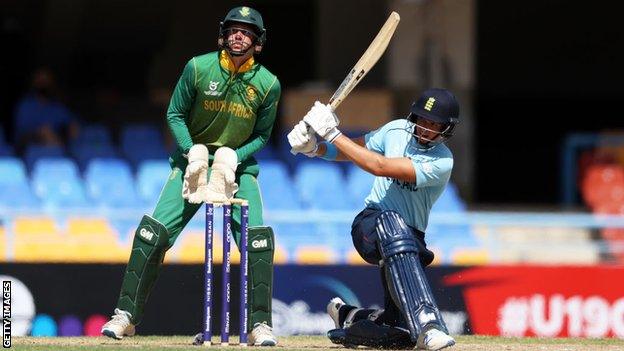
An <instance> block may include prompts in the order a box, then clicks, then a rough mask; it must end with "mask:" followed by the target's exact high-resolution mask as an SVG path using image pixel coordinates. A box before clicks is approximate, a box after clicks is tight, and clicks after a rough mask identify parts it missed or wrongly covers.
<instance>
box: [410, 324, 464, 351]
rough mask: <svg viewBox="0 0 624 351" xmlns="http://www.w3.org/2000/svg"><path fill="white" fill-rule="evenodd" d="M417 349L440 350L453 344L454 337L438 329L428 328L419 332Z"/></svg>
mask: <svg viewBox="0 0 624 351" xmlns="http://www.w3.org/2000/svg"><path fill="white" fill-rule="evenodd" d="M416 345H417V346H418V349H419V350H441V349H443V348H445V347H449V346H453V345H455V339H453V338H452V337H451V336H450V335H448V334H446V333H444V332H443V331H440V330H438V329H433V328H432V329H429V330H427V331H426V332H425V333H423V334H420V337H418V342H417V344H416Z"/></svg>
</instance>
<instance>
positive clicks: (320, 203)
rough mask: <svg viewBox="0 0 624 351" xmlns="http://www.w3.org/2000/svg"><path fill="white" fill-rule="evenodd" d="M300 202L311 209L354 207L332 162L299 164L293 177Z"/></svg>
mask: <svg viewBox="0 0 624 351" xmlns="http://www.w3.org/2000/svg"><path fill="white" fill-rule="evenodd" d="M295 184H296V187H297V189H298V190H299V195H300V198H301V200H302V201H303V202H304V204H305V205H306V206H308V207H309V208H311V209H319V210H351V209H353V208H354V205H353V204H352V202H351V196H350V195H349V193H348V190H347V185H346V183H345V180H344V179H343V177H342V172H341V170H340V168H339V167H338V166H336V165H335V164H334V163H332V162H326V161H309V162H305V163H301V165H299V168H298V169H297V172H296V175H295Z"/></svg>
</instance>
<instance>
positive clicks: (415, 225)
mask: <svg viewBox="0 0 624 351" xmlns="http://www.w3.org/2000/svg"><path fill="white" fill-rule="evenodd" d="M458 122H459V104H458V103H457V100H456V99H455V96H454V95H453V94H452V93H451V92H450V91H448V90H446V89H429V90H426V91H425V92H424V93H423V94H422V95H421V96H420V98H418V100H417V101H416V102H415V103H413V104H412V107H411V109H410V113H409V114H408V115H407V117H406V118H403V119H396V120H393V121H391V122H389V123H387V124H385V125H384V126H382V127H381V128H379V129H377V130H375V131H372V132H369V133H368V134H366V135H364V136H363V137H359V138H354V139H351V138H348V137H347V136H345V135H343V134H342V133H341V132H340V130H338V128H337V126H338V117H337V116H336V115H335V114H334V112H333V111H332V109H331V107H330V105H324V104H321V103H320V102H318V101H317V102H316V103H315V105H314V106H313V107H312V109H311V110H310V111H309V112H308V113H307V114H306V115H305V117H304V118H303V121H301V122H299V124H297V125H295V127H294V128H293V130H292V131H291V132H290V133H289V134H288V141H289V142H290V145H291V146H292V152H293V153H303V154H305V155H307V156H309V157H321V158H323V159H326V160H329V161H351V162H353V163H355V164H356V165H357V166H359V167H360V168H362V169H363V170H365V171H367V172H369V173H371V174H373V175H375V176H376V177H375V180H374V183H373V185H372V189H371V192H370V195H369V196H368V197H367V198H366V200H365V205H366V206H365V208H364V210H362V211H361V212H360V213H359V214H358V215H357V216H356V217H355V219H354V220H353V224H352V226H351V237H352V239H353V245H354V246H355V249H356V250H357V252H358V253H359V254H360V256H361V257H362V258H363V259H364V260H365V261H366V262H368V263H370V264H373V265H377V266H379V267H380V271H381V281H382V285H383V289H384V309H380V310H374V309H362V308H358V307H356V306H350V305H347V304H345V303H344V302H343V301H342V300H341V299H340V298H334V299H332V300H331V301H330V302H329V304H328V305H327V312H328V313H329V315H330V317H331V318H332V319H333V320H334V323H335V325H336V329H333V330H330V331H329V332H328V334H327V335H328V337H329V338H330V340H331V341H332V342H334V343H337V344H342V345H345V346H347V347H357V346H358V345H364V346H368V347H373V348H413V347H417V348H418V349H425V350H439V349H442V348H445V347H449V346H452V345H454V344H455V340H454V339H453V338H452V337H451V336H449V335H448V331H447V328H446V325H445V323H444V321H443V319H442V315H441V314H440V311H439V310H438V307H437V305H436V302H435V301H434V298H433V294H432V292H431V288H430V287H429V283H428V281H427V277H426V276H425V273H424V270H423V268H424V267H426V266H427V265H429V264H430V263H431V262H432V261H433V258H434V257H433V252H431V251H430V250H428V249H427V245H426V243H425V229H426V228H427V222H428V219H429V212H430V211H431V206H432V205H433V203H434V202H435V201H436V200H437V199H438V197H439V196H440V194H441V193H442V191H443V190H444V188H445V186H446V184H447V182H448V180H449V178H450V176H451V170H452V168H453V155H452V153H451V151H450V150H449V148H448V147H447V146H446V145H445V144H444V142H445V141H446V140H447V139H448V138H450V137H451V136H452V135H453V131H454V129H455V126H456V124H457V123H458ZM315 134H318V135H319V136H321V137H322V138H323V139H325V141H323V142H322V143H317V139H316V135H315Z"/></svg>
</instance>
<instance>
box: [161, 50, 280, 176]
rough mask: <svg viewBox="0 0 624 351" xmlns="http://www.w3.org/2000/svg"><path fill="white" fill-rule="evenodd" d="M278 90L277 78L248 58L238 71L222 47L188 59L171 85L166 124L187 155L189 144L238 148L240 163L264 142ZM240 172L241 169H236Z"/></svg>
mask: <svg viewBox="0 0 624 351" xmlns="http://www.w3.org/2000/svg"><path fill="white" fill-rule="evenodd" d="M280 94H281V88H280V83H279V81H278V79H277V77H276V76H275V75H274V74H272V73H271V72H269V70H267V69H266V68H265V67H264V66H262V65H261V64H259V63H257V62H255V61H254V58H253V57H251V58H250V59H249V60H247V62H245V63H244V64H243V65H242V66H241V67H239V69H238V71H236V69H235V67H234V65H233V63H232V61H231V59H230V57H229V56H228V54H227V53H226V52H225V51H221V52H216V51H215V52H211V53H208V54H205V55H201V56H196V57H193V58H192V59H191V60H189V61H188V63H187V64H186V66H185V67H184V71H183V72H182V76H181V77H180V79H179V80H178V84H177V85H176V87H175V90H174V92H173V95H172V97H171V102H170V103H169V109H168V110H167V122H168V124H169V128H170V129H171V132H172V133H173V136H174V138H175V140H176V143H177V145H178V150H177V152H176V153H178V154H179V153H186V152H188V150H189V149H190V148H191V146H193V144H205V145H207V146H208V149H209V150H210V151H211V156H212V154H213V152H214V151H215V150H216V149H217V148H219V147H221V146H227V147H230V148H232V149H234V150H236V154H237V156H238V160H239V162H241V163H242V164H243V165H244V166H251V165H252V164H255V162H253V161H255V160H253V158H252V155H253V154H254V153H255V152H257V151H258V150H260V149H262V148H263V147H264V145H266V143H267V141H268V139H269V136H270V135H271V130H272V129H273V124H274V123H275V114H276V112H277V103H278V101H279V98H280ZM240 171H241V172H242V171H244V169H240Z"/></svg>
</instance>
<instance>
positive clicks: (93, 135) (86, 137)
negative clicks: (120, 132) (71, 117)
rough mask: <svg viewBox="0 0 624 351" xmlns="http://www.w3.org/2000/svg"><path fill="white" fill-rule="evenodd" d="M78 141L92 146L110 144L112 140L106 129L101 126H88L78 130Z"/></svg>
mask: <svg viewBox="0 0 624 351" xmlns="http://www.w3.org/2000/svg"><path fill="white" fill-rule="evenodd" d="M77 139H78V140H79V141H81V142H84V143H93V144H111V143H112V142H113V138H112V137H111V133H110V131H109V130H108V128H107V127H106V126H105V125H103V124H89V125H86V126H83V127H82V128H80V133H79V134H78V138H77Z"/></svg>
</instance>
